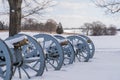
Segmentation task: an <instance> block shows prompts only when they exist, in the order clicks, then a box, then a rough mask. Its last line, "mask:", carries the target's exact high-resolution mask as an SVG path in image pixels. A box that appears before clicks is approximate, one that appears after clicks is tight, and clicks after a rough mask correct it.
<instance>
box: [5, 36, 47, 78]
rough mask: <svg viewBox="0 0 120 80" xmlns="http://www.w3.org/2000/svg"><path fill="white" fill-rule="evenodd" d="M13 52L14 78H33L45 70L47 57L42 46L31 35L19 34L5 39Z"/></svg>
mask: <svg viewBox="0 0 120 80" xmlns="http://www.w3.org/2000/svg"><path fill="white" fill-rule="evenodd" d="M5 42H6V44H7V45H8V47H9V49H10V51H11V53H12V65H13V66H12V68H13V69H12V72H13V73H12V78H13V79H14V78H15V79H16V78H22V77H24V78H25V77H26V78H31V77H33V76H41V75H42V74H43V72H44V67H45V57H44V53H43V50H42V47H41V46H40V45H39V44H38V42H37V41H36V40H35V39H34V38H33V37H31V36H28V35H25V34H17V35H15V36H12V37H8V38H7V39H6V40H5Z"/></svg>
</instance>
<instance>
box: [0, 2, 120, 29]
mask: <svg viewBox="0 0 120 80" xmlns="http://www.w3.org/2000/svg"><path fill="white" fill-rule="evenodd" d="M54 3H55V4H56V6H54V7H51V8H49V9H47V11H48V13H47V14H46V15H45V16H46V18H45V19H47V18H48V19H49V18H51V19H54V20H55V21H56V22H61V23H62V25H63V27H80V26H81V25H83V24H84V23H85V22H89V23H91V22H93V21H101V22H102V23H104V24H106V25H109V24H114V25H116V26H120V19H119V17H120V16H119V17H118V15H110V14H108V15H107V14H105V12H104V11H105V10H104V9H101V8H98V7H96V6H95V4H93V2H92V1H91V0H54ZM0 10H2V9H0ZM0 20H1V21H3V20H4V21H7V20H8V19H5V18H3V15H2V16H1V15H0ZM39 20H40V19H39ZM119 28H120V27H119Z"/></svg>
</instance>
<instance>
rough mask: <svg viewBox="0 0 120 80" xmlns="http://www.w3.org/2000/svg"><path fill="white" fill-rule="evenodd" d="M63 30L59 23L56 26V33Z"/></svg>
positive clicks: (60, 32)
mask: <svg viewBox="0 0 120 80" xmlns="http://www.w3.org/2000/svg"><path fill="white" fill-rule="evenodd" d="M63 32H64V31H63V27H62V24H61V23H59V24H58V26H57V29H56V33H57V34H62V33H63Z"/></svg>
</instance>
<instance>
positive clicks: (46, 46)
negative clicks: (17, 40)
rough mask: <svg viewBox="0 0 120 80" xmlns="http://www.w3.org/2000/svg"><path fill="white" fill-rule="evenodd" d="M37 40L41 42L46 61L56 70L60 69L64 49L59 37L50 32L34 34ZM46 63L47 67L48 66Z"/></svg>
mask: <svg viewBox="0 0 120 80" xmlns="http://www.w3.org/2000/svg"><path fill="white" fill-rule="evenodd" d="M34 37H35V38H36V39H37V41H38V42H39V43H40V44H41V46H42V48H43V50H44V53H45V55H46V63H48V64H50V65H51V67H52V68H54V69H55V70H60V69H61V67H62V65H63V61H64V56H63V49H62V47H61V46H60V44H59V42H58V41H57V39H56V38H55V37H53V36H51V35H49V34H37V35H34ZM48 64H46V67H48Z"/></svg>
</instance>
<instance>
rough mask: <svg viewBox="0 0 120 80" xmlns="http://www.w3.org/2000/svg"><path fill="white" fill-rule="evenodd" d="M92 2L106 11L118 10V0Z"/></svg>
mask: <svg viewBox="0 0 120 80" xmlns="http://www.w3.org/2000/svg"><path fill="white" fill-rule="evenodd" d="M93 1H94V3H95V4H96V5H97V6H98V7H101V8H105V9H106V12H107V13H112V14H114V13H119V12H120V0H93Z"/></svg>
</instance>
